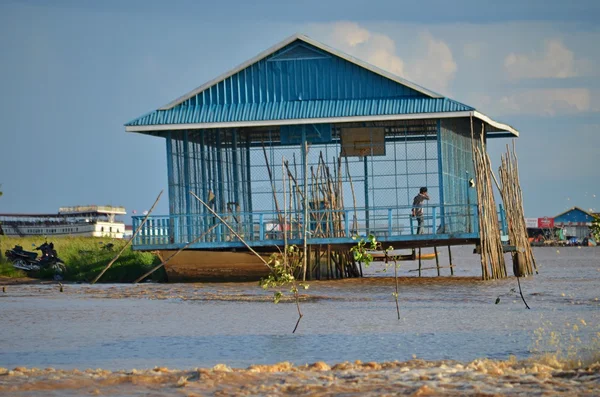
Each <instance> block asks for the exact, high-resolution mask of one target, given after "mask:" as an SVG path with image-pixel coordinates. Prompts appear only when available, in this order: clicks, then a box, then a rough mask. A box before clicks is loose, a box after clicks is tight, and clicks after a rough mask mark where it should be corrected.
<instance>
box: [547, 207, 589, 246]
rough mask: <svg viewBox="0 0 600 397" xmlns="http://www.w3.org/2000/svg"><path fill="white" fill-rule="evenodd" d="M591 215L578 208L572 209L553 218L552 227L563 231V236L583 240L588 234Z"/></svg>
mask: <svg viewBox="0 0 600 397" xmlns="http://www.w3.org/2000/svg"><path fill="white" fill-rule="evenodd" d="M594 219H595V217H594V215H593V214H591V213H589V212H587V211H584V210H582V209H581V208H579V207H573V208H571V209H569V210H567V211H565V212H563V213H561V214H558V215H556V216H555V217H554V225H555V226H556V227H561V228H563V229H564V230H565V235H566V236H569V237H577V238H578V239H583V238H584V237H587V236H588V235H589V234H590V226H591V225H592V222H593V221H594Z"/></svg>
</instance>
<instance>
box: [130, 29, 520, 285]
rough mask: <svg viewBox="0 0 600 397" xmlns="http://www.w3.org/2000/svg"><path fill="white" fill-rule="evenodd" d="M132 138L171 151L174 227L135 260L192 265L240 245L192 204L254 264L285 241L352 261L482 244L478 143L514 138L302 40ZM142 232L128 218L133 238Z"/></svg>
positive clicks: (260, 58)
mask: <svg viewBox="0 0 600 397" xmlns="http://www.w3.org/2000/svg"><path fill="white" fill-rule="evenodd" d="M126 130H127V131H129V132H137V133H143V134H150V135H153V136H158V137H162V138H164V139H165V143H166V151H167V167H168V186H169V191H168V195H169V214H168V215H163V216H151V217H150V219H149V221H148V222H147V223H146V224H145V225H144V227H143V228H142V230H141V232H140V233H139V234H138V236H137V237H136V238H135V239H134V241H133V245H134V248H135V249H140V250H165V251H169V250H175V249H179V248H181V247H183V246H185V245H187V244H188V243H190V242H192V241H194V240H197V241H196V242H194V243H193V244H191V245H190V246H189V247H188V248H189V250H190V251H191V252H195V253H197V252H199V251H200V252H207V253H208V252H211V253H212V252H217V251H232V250H243V249H244V245H243V244H242V243H241V242H240V241H239V239H238V238H236V237H235V236H234V235H233V234H232V233H231V232H230V231H229V229H227V228H226V227H224V226H223V225H222V224H220V222H219V221H218V219H217V218H216V217H215V216H214V215H213V214H212V213H211V212H210V211H209V210H208V209H207V208H206V207H205V206H204V205H202V204H201V203H200V202H199V201H198V200H197V199H196V198H195V197H193V196H192V194H191V193H190V192H193V193H194V194H196V195H197V196H198V197H200V198H201V199H202V200H203V201H204V202H205V203H207V204H208V206H210V208H211V209H213V210H214V211H216V212H217V213H218V214H220V216H221V217H223V218H224V219H225V220H227V223H229V224H230V225H231V226H232V227H233V228H234V229H235V230H236V231H237V232H238V233H239V234H240V235H241V236H243V238H244V240H245V241H246V242H247V243H248V244H250V245H251V246H252V247H253V248H255V249H257V250H260V249H262V250H264V251H273V250H274V246H283V244H284V237H285V239H287V241H288V242H289V243H290V244H298V245H302V244H303V243H304V240H305V239H306V243H307V245H308V246H310V247H319V248H315V249H321V248H320V247H325V246H326V247H327V249H328V250H330V249H331V247H334V248H335V249H337V248H344V247H345V249H347V247H349V246H350V245H351V244H353V243H354V240H353V239H352V237H353V236H356V235H359V236H365V235H367V234H369V233H373V234H375V235H377V236H378V237H379V239H380V240H382V241H386V242H389V243H390V244H392V245H394V246H395V247H397V248H401V247H418V246H435V245H453V244H464V243H473V244H476V243H477V242H478V239H479V233H478V221H477V202H476V201H477V195H476V192H475V191H474V188H473V187H472V185H471V184H470V183H469V181H470V180H471V178H473V177H474V170H473V161H472V149H471V140H472V139H471V137H472V134H474V136H475V137H476V138H478V137H479V136H480V134H481V133H484V134H485V137H486V138H496V137H498V138H505V137H517V136H518V132H517V131H516V130H515V129H513V128H512V127H510V126H508V125H506V124H502V123H499V122H497V121H494V120H492V119H491V118H489V117H487V116H486V115H484V114H482V113H480V112H478V111H477V110H476V109H474V108H472V107H470V106H467V105H464V104H462V103H460V102H457V101H454V100H452V99H449V98H445V97H443V96H441V95H439V94H436V93H435V92H432V91H430V90H428V89H426V88H423V87H421V86H419V85H417V84H414V83H411V82H409V81H406V80H404V79H402V78H399V77H397V76H394V75H392V74H390V73H387V72H385V71H383V70H380V69H378V68H376V67H374V66H372V65H369V64H367V63H365V62H363V61H360V60H358V59H356V58H353V57H351V56H349V55H347V54H344V53H342V52H340V51H337V50H335V49H333V48H330V47H328V46H326V45H324V44H322V43H319V42H317V41H315V40H313V39H310V38H308V37H306V36H303V35H294V36H292V37H290V38H288V39H286V40H284V41H283V42H281V43H279V44H277V45H275V46H274V47H272V48H270V49H268V50H266V51H264V52H262V53H260V54H259V55H257V56H256V57H254V58H253V59H251V60H249V61H247V62H245V63H244V64H242V65H240V66H238V67H237V68H235V69H233V70H231V71H230V72H227V73H225V74H223V75H222V76H219V77H217V78H216V79H214V80H212V81H209V82H208V83H206V84H204V85H202V86H200V87H198V88H197V89H195V90H193V91H191V92H189V93H187V94H185V95H183V96H182V97H180V98H178V99H176V100H174V101H172V102H170V103H169V104H167V105H165V106H164V107H162V108H160V109H158V110H155V111H153V112H151V113H149V114H146V115H144V116H141V117H139V118H137V119H135V120H133V121H131V122H129V123H127V124H126ZM482 131H483V132H482ZM421 187H427V188H428V193H429V196H430V199H429V201H427V202H425V206H424V207H423V210H424V214H423V220H422V221H423V223H424V225H423V226H424V227H423V228H422V230H421V233H420V234H418V233H417V222H418V219H416V218H414V217H412V216H411V209H412V203H413V197H414V196H415V195H417V194H418V192H419V189H420V188H421ZM142 219H143V217H134V218H133V222H134V223H133V226H134V230H135V228H136V227H137V226H138V225H139V223H140V222H141V221H142ZM188 254H189V253H188ZM319 255H321V254H318V255H317V254H315V258H322V255H321V256H319ZM338 259H339V258H338ZM319 261H322V259H316V262H315V263H317V265H316V267H317V268H318V267H319V265H318V263H320V262H319ZM334 262H335V259H334ZM336 263H337V262H336ZM331 266H333V265H331ZM332 272H333V273H335V271H333V270H332ZM319 273H320V270H319V269H317V270H316V274H313V277H321V278H323V277H324V276H323V273H320V274H319ZM346 275H351V274H350V273H347V274H346ZM333 276H335V275H334V274H329V275H328V276H327V277H333ZM338 276H344V274H341V275H340V274H338Z"/></svg>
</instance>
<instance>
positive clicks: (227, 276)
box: [158, 250, 270, 283]
mask: <svg viewBox="0 0 600 397" xmlns="http://www.w3.org/2000/svg"><path fill="white" fill-rule="evenodd" d="M175 252H177V251H174V250H159V251H158V253H159V255H160V257H161V258H162V259H167V258H169V257H170V256H171V255H173V254H174V253H175ZM269 256H270V254H265V256H263V258H264V259H265V260H268V259H269ZM165 270H166V272H167V279H168V281H169V282H171V283H173V282H175V283H177V282H194V281H257V280H260V278H262V277H264V276H266V275H267V274H268V268H267V266H266V265H265V264H264V263H263V262H262V261H261V260H260V259H259V258H258V257H257V256H256V255H254V254H253V253H251V252H227V251H197V250H185V251H181V252H180V253H179V254H177V255H176V256H174V257H173V258H172V259H171V260H169V262H167V264H165Z"/></svg>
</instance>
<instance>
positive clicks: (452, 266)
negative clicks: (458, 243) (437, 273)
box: [448, 246, 454, 276]
mask: <svg viewBox="0 0 600 397" xmlns="http://www.w3.org/2000/svg"><path fill="white" fill-rule="evenodd" d="M448 264H449V265H450V266H449V267H450V275H451V276H454V265H452V250H451V249H450V246H448Z"/></svg>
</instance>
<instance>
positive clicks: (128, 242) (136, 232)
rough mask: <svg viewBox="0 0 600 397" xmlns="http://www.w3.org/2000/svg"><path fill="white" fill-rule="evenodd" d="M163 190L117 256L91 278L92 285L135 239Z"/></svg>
mask: <svg viewBox="0 0 600 397" xmlns="http://www.w3.org/2000/svg"><path fill="white" fill-rule="evenodd" d="M162 194H163V191H162V190H161V191H160V193H159V194H158V197H156V200H155V201H154V204H152V207H150V210H149V211H148V213H147V214H146V216H145V217H144V220H143V221H142V223H140V225H139V226H138V227H137V229H135V233H133V236H131V238H130V239H129V241H127V243H125V245H124V246H123V248H121V251H119V253H118V254H117V256H115V257H114V258H113V260H112V261H110V262H109V263H108V265H106V267H105V268H104V269H102V271H101V272H100V274H99V275H97V276H96V278H94V280H92V283H91V284H92V285H93V284H95V283H96V282H97V281H98V280H100V277H102V276H103V275H104V273H106V271H107V270H108V269H110V267H111V266H112V265H113V263H115V261H116V260H117V259H119V257H120V256H121V254H122V253H123V252H125V249H126V248H127V247H128V246H129V244H131V242H132V241H133V240H134V239H135V236H137V234H138V233H139V231H140V230H141V229H142V226H144V224H145V223H146V221H147V220H148V217H149V216H150V214H151V213H152V211H153V210H154V207H156V204H157V203H158V201H159V200H160V196H162Z"/></svg>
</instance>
